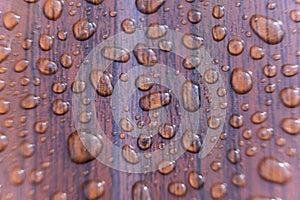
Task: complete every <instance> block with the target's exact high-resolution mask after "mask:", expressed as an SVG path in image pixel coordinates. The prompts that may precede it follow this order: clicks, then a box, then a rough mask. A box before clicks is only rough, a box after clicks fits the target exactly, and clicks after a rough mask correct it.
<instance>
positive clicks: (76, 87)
mask: <svg viewBox="0 0 300 200" xmlns="http://www.w3.org/2000/svg"><path fill="white" fill-rule="evenodd" d="M71 88H72V92H74V93H82V92H84V91H85V88H86V82H85V81H82V80H75V81H74V82H73V83H72V86H71Z"/></svg>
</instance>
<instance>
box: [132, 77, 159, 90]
mask: <svg viewBox="0 0 300 200" xmlns="http://www.w3.org/2000/svg"><path fill="white" fill-rule="evenodd" d="M153 85H154V82H153V80H152V79H151V77H149V76H147V75H140V76H138V77H137V79H136V80H135V86H136V87H137V88H138V89H139V90H142V91H147V90H150V89H151V88H152V87H153Z"/></svg>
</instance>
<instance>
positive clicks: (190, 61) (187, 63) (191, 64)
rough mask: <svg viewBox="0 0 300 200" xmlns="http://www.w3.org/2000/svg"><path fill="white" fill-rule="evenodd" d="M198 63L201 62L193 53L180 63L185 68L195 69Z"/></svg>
mask: <svg viewBox="0 0 300 200" xmlns="http://www.w3.org/2000/svg"><path fill="white" fill-rule="evenodd" d="M200 63H201V61H200V58H199V57H198V56H194V55H190V56H187V57H186V58H185V59H184V60H183V61H182V65H183V67H184V68H185V69H195V68H197V67H198V66H199V65H200Z"/></svg>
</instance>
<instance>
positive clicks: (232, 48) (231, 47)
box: [227, 39, 245, 56]
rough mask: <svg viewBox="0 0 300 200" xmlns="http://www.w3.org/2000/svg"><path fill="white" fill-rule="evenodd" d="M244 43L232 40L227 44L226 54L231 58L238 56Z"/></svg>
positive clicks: (242, 49)
mask: <svg viewBox="0 0 300 200" xmlns="http://www.w3.org/2000/svg"><path fill="white" fill-rule="evenodd" d="M244 47H245V43H244V41H243V40H239V39H232V40H230V41H229V42H228V44H227V49H228V52H229V53H230V54H231V55H233V56H238V55H240V54H241V53H242V52H243V51H244Z"/></svg>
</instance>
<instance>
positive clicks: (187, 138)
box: [181, 130, 202, 153]
mask: <svg viewBox="0 0 300 200" xmlns="http://www.w3.org/2000/svg"><path fill="white" fill-rule="evenodd" d="M181 141H182V146H183V147H184V148H185V149H186V150H187V151H189V152H191V153H198V152H200V150H201V148H202V139H201V136H200V135H198V134H196V133H195V132H194V131H191V130H186V131H185V132H184V134H183V136H182V139H181Z"/></svg>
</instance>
